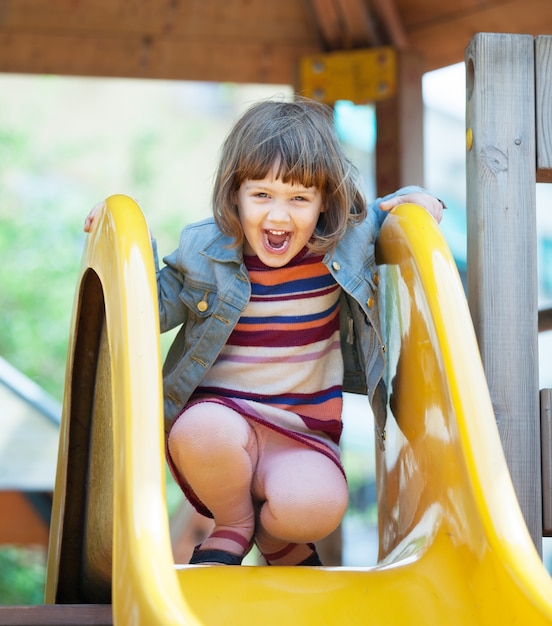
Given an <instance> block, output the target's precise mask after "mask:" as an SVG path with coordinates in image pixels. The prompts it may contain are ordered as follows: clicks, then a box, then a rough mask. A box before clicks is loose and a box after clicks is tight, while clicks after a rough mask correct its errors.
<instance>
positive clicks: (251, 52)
mask: <svg viewBox="0 0 552 626" xmlns="http://www.w3.org/2000/svg"><path fill="white" fill-rule="evenodd" d="M71 51H75V53H74V54H71V53H70V52H71ZM76 51H78V53H77V52H76ZM317 52H319V49H318V48H317V47H316V46H313V45H311V44H309V43H308V42H306V43H304V44H298V45H296V46H293V47H292V46H284V45H282V46H278V45H268V44H263V43H259V42H250V41H246V40H244V41H238V42H231V43H230V42H221V41H217V40H216V39H212V40H209V41H204V40H196V39H193V40H188V41H179V40H156V39H148V38H143V39H137V38H131V39H125V38H123V39H119V38H109V39H108V38H105V37H101V38H100V37H77V36H70V35H66V36H61V35H58V36H52V35H29V34H17V35H15V34H14V35H5V34H2V33H0V72H17V73H31V74H65V75H75V76H108V77H128V78H160V79H176V80H203V81H214V82H238V83H268V84H275V85H283V84H286V85H288V84H294V83H295V81H296V74H297V70H298V65H299V61H300V59H301V58H302V57H304V56H307V55H310V54H315V53H317Z"/></svg>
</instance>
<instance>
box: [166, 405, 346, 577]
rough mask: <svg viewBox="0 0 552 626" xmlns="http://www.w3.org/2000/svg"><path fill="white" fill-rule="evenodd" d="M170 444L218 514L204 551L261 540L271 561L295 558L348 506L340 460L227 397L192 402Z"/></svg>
mask: <svg viewBox="0 0 552 626" xmlns="http://www.w3.org/2000/svg"><path fill="white" fill-rule="evenodd" d="M168 450H169V454H170V457H171V460H172V463H173V466H174V469H175V470H176V471H177V473H178V474H179V477H180V478H181V479H182V480H183V481H185V482H186V483H187V484H188V485H190V487H191V488H192V489H193V491H194V492H195V494H196V495H197V497H198V498H199V499H200V500H201V501H202V502H203V503H204V504H205V506H206V507H207V508H208V509H209V510H210V511H211V512H212V514H213V516H214V520H215V528H214V530H213V532H212V533H211V535H209V537H207V539H206V540H205V541H204V542H203V544H202V545H201V549H202V550H207V549H218V550H225V551H226V552H230V553H232V554H239V555H241V554H244V553H246V552H247V551H248V547H249V546H250V545H251V543H252V541H253V540H254V541H255V543H256V544H257V546H258V548H259V550H260V551H261V552H262V554H263V555H264V557H265V558H266V559H267V561H268V562H269V563H270V564H271V565H296V564H297V563H300V562H301V561H303V560H304V559H305V558H307V557H309V556H310V555H311V554H312V552H313V549H312V546H309V545H308V542H314V541H317V540H319V539H322V538H323V537H326V536H327V535H329V534H330V533H331V532H332V531H333V530H334V529H335V528H337V526H338V525H339V523H340V521H341V519H342V517H343V515H344V513H345V509H346V507H347V497H348V494H347V483H346V481H345V478H344V477H343V474H342V473H341V471H340V470H339V468H338V467H337V466H336V465H335V463H334V462H333V461H331V460H330V459H329V458H327V457H326V456H325V455H323V454H321V453H320V452H317V451H316V450H313V449H311V448H308V447H306V446H304V445H302V444H301V443H298V442H295V441H293V440H292V439H289V438H288V437H285V436H283V435H281V434H279V433H276V432H274V431H272V430H270V429H268V428H265V427H261V426H258V425H256V424H255V423H254V422H249V421H248V420H246V419H245V418H244V417H243V416H242V415H240V414H239V413H237V412H235V411H233V410H232V409H230V408H228V407H225V406H222V405H220V404H216V403H214V402H202V403H198V404H195V405H192V406H191V407H190V408H188V409H186V411H185V412H184V413H183V414H182V415H181V416H180V417H179V418H178V420H177V421H176V423H175V424H174V425H173V427H172V429H171V432H170V434H169V440H168Z"/></svg>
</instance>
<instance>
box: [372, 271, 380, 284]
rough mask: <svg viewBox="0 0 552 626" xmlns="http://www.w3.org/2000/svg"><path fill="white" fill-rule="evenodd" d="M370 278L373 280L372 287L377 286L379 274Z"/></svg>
mask: <svg viewBox="0 0 552 626" xmlns="http://www.w3.org/2000/svg"><path fill="white" fill-rule="evenodd" d="M372 278H373V279H374V285H376V286H377V285H379V274H374V276H373V277H372Z"/></svg>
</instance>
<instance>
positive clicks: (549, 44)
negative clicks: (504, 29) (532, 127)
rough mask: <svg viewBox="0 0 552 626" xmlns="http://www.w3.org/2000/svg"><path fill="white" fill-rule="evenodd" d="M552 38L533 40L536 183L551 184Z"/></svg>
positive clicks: (545, 37)
mask: <svg viewBox="0 0 552 626" xmlns="http://www.w3.org/2000/svg"><path fill="white" fill-rule="evenodd" d="M551 76H552V37H551V36H550V35H541V36H540V37H537V38H536V40H535V83H536V84H535V92H536V104H537V182H539V183H552V81H551V80H550V77H551Z"/></svg>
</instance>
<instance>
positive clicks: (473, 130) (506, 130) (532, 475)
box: [466, 33, 542, 550]
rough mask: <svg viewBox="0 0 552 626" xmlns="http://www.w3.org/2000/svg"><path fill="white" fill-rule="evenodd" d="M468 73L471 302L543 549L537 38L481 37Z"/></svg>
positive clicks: (505, 435)
mask: <svg viewBox="0 0 552 626" xmlns="http://www.w3.org/2000/svg"><path fill="white" fill-rule="evenodd" d="M466 67H467V111H466V119H467V126H468V133H469V134H471V137H472V142H471V144H470V147H471V149H470V150H469V151H468V155H467V172H466V174H467V181H468V189H467V221H468V255H467V256H468V272H467V274H468V300H469V305H470V310H471V314H472V318H473V322H474V327H475V331H476V334H477V338H478V341H479V347H480V351H481V356H482V360H483V364H484V367H485V372H486V376H487V380H488V384H489V390H490V393H491V398H492V401H493V406H494V409H495V414H496V419H497V423H498V428H499V431H500V435H501V439H502V444H503V447H504V452H505V455H506V460H507V462H508V466H509V469H510V473H511V476H512V480H513V483H514V487H515V489H516V493H517V496H518V499H519V502H520V506H521V509H522V511H523V513H524V515H525V519H526V522H527V525H528V528H529V531H530V533H531V536H532V537H533V540H534V541H535V544H536V546H537V548H538V549H539V550H540V546H541V537H542V513H541V512H542V494H541V480H540V475H541V468H540V427H539V396H538V363H537V339H538V337H537V317H538V309H537V263H536V249H537V246H536V241H537V239H536V184H535V183H536V177H535V101H534V93H535V92H534V43H533V37H531V36H528V35H505V34H497V33H480V34H478V35H476V36H475V37H474V38H473V39H472V41H471V42H470V44H469V46H468V49H467V53H466Z"/></svg>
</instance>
